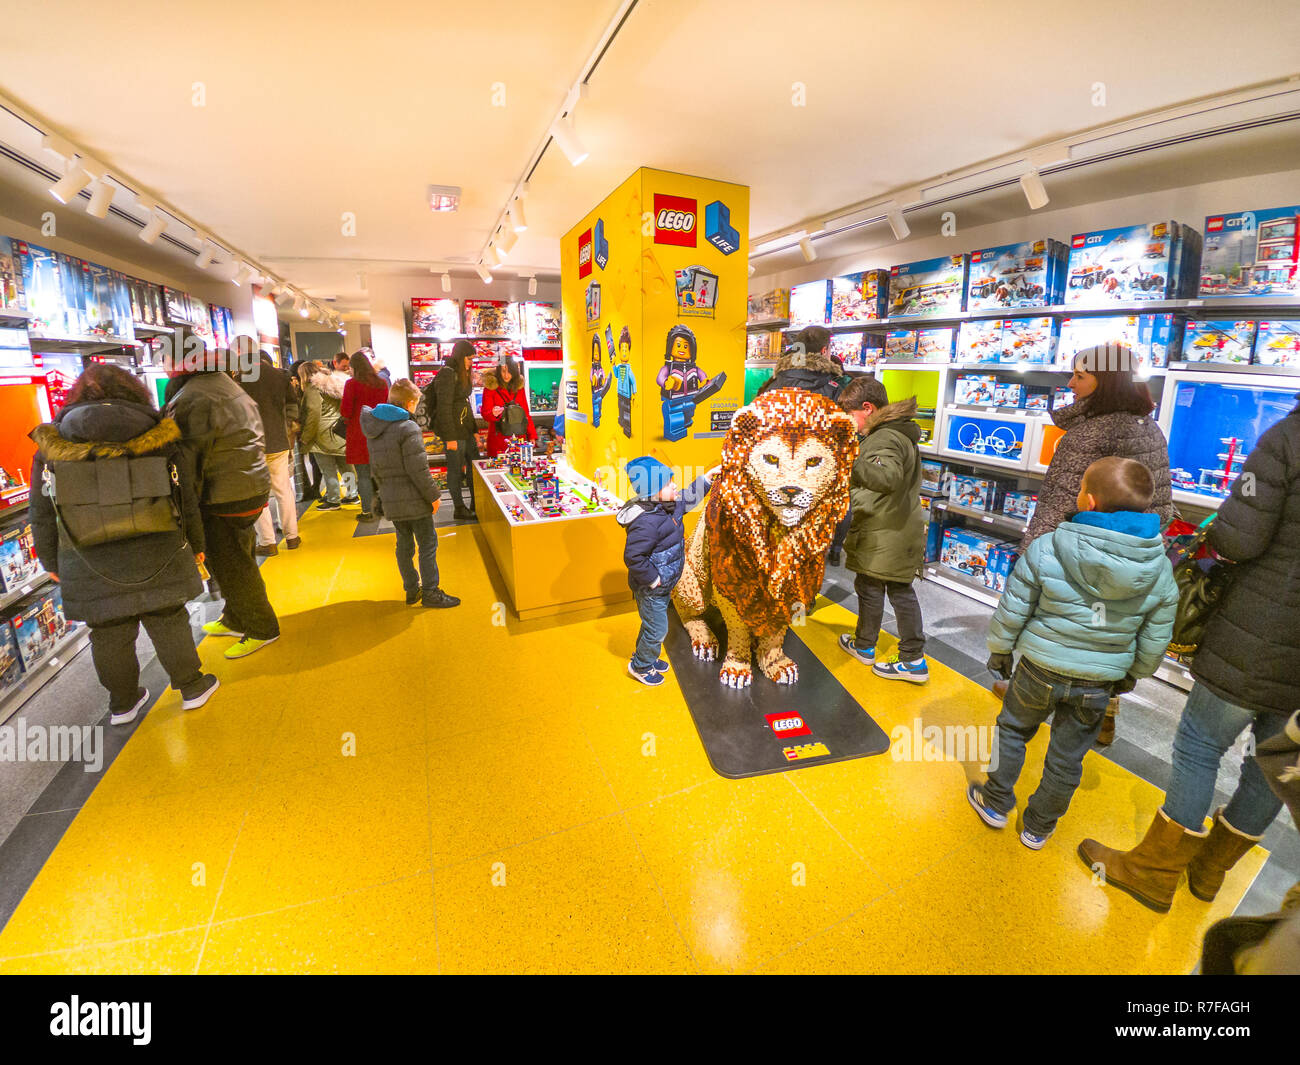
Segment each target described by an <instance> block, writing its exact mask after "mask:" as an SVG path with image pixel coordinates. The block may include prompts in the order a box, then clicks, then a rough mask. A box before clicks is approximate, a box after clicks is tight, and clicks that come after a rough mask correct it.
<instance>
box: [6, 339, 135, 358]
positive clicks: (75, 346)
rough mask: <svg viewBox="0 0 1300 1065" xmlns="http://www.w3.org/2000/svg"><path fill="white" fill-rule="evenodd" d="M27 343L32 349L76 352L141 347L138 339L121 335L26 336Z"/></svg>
mask: <svg viewBox="0 0 1300 1065" xmlns="http://www.w3.org/2000/svg"><path fill="white" fill-rule="evenodd" d="M28 343H29V344H30V346H31V348H32V350H33V351H36V350H44V349H46V348H48V349H50V350H52V351H67V352H72V353H73V354H76V353H78V352H90V351H92V350H93V349H95V348H138V347H143V344H142V343H141V342H140V341H139V340H134V339H132V340H126V339H124V338H122V337H97V336H89V335H86V336H79V337H28Z"/></svg>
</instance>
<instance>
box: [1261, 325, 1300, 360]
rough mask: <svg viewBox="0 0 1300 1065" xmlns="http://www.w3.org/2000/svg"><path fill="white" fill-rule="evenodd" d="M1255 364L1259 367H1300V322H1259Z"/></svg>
mask: <svg viewBox="0 0 1300 1065" xmlns="http://www.w3.org/2000/svg"><path fill="white" fill-rule="evenodd" d="M1255 362H1257V363H1258V364H1259V365H1261V366H1300V321H1295V320H1292V321H1272V322H1260V323H1259V329H1258V330H1257V331H1256V333H1255Z"/></svg>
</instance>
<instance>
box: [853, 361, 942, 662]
mask: <svg viewBox="0 0 1300 1065" xmlns="http://www.w3.org/2000/svg"><path fill="white" fill-rule="evenodd" d="M839 404H840V407H841V408H843V409H844V410H845V411H847V412H848V413H849V414H850V415H852V416H853V420H854V421H855V422H857V424H858V433H859V435H860V438H861V446H860V448H859V450H858V458H857V461H856V462H855V463H854V464H853V477H852V479H851V480H850V482H849V502H850V505H851V508H852V516H853V520H852V524H851V525H850V526H849V535H848V539H847V540H846V541H845V545H844V547H845V552H846V560H845V565H847V566H848V568H849V569H851V570H852V571H853V572H854V573H856V574H857V577H856V578H855V579H854V582H853V588H854V590H855V591H856V592H857V593H858V625H857V631H856V632H855V633H854V634H853V635H849V634H848V633H847V632H846V633H844V634H843V635H842V636H841V637H840V646H841V647H843V648H844V650H845V651H847V652H848V653H849V654H851V655H852V656H853V657H854V658H856V659H858V661H860V662H868V663H870V664H871V671H872V672H873V673H875V674H876V676H878V677H884V678H885V679H887V680H905V681H908V682H910V683H912V684H924V683H925V682H926V681H928V680H929V679H930V670H929V667H928V666H927V665H926V661H925V632H924V629H923V627H922V622H921V604H920V603H919V602H918V601H917V598H916V589H915V588H913V587H912V582H913V580H915V578H916V571H917V568H918V567H919V566H920V565H921V562H922V561H923V560H924V558H925V515H924V514H923V513H922V511H921V454H920V452H919V451H918V450H917V447H916V445H917V444H918V443H919V442H920V439H921V427H920V426H919V425H917V423H916V422H915V421H914V420H913V418H912V415H914V414H915V413H916V398H915V397H914V396H913V397H909V398H908V399H904V400H900V401H899V402H897V403H890V402H889V394H888V393H887V392H886V391H885V386H884V385H883V384H881V382H880V381H878V380H877V379H876V378H874V377H871V376H869V375H867V374H861V375H858V376H856V377H854V379H853V380H852V381H850V382H849V383H848V384H847V385H845V386H844V389H843V390H842V391H841V392H840V395H839ZM886 595H888V596H889V602H890V605H891V606H893V608H894V617H895V618H896V619H897V621H898V653H897V654H896V655H892V656H890V657H889V658H888V659H886V660H884V661H877V660H876V641H877V640H878V639H879V637H880V622H881V619H882V618H883V617H884V613H885V596H886Z"/></svg>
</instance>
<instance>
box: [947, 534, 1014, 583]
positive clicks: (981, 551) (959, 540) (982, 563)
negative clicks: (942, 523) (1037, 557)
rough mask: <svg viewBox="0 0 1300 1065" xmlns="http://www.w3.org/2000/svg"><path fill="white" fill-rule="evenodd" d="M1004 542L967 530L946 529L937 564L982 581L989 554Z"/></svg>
mask: <svg viewBox="0 0 1300 1065" xmlns="http://www.w3.org/2000/svg"><path fill="white" fill-rule="evenodd" d="M1005 542H1006V541H1004V540H999V539H996V538H994V537H991V536H986V535H984V534H982V533H976V532H971V531H969V530H967V529H957V528H953V529H947V530H945V531H944V534H943V547H942V549H941V553H940V556H939V562H940V563H941V564H942V565H944V566H947V567H948V568H949V569H953V570H957V572H959V573H965V574H966V575H967V576H969V577H979V578H980V579H981V580H982V579H983V577H984V571H985V570H986V569H987V568H988V564H989V553H990V552H991V551H992V550H993V549H994V548H995V547H997V546H998V545H999V544H1003V543H1005Z"/></svg>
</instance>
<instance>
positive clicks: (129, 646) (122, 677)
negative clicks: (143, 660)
mask: <svg viewBox="0 0 1300 1065" xmlns="http://www.w3.org/2000/svg"><path fill="white" fill-rule="evenodd" d="M141 624H143V625H144V631H145V632H147V633H148V634H149V639H151V640H152V641H153V649H154V651H155V652H156V653H157V655H158V661H159V663H160V664H161V665H162V667H163V669H165V670H166V671H167V678H168V680H170V681H171V684H172V687H173V688H175V689H176V690H177V691H179V692H182V693H183V692H184V691H185V689H186V688H191V689H192V688H193V687H194V686H195V685H196V684H198V682H199V679H200V678H201V677H202V676H203V672H202V670H201V669H200V667H199V652H198V650H197V649H196V648H195V646H194V637H193V635H192V634H191V633H190V615H189V613H188V612H187V611H186V609H185V606H184V604H181V605H178V606H172V607H166V608H164V609H163V610H154V611H151V612H150V613H148V614H137V615H136V616H135V617H130V618H121V619H119V620H117V621H109V622H106V623H104V624H95V625H91V626H90V655H91V658H92V659H93V660H94V663H95V675H96V676H98V677H99V683H100V684H102V685H103V686H104V687H105V688H107V689H108V706H109V709H110V710H111V711H112V712H113V713H115V714H117V713H122V712H124V711H126V710H130V709H131V707H133V706H134V705H135V699H136V695H137V694H138V693H139V691H140V662H139V661H138V660H137V659H136V657H135V637H136V633H138V632H139V631H140V625H141Z"/></svg>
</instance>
